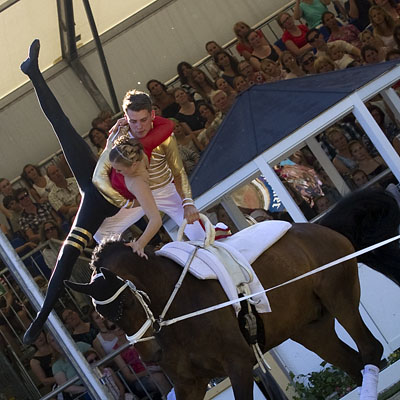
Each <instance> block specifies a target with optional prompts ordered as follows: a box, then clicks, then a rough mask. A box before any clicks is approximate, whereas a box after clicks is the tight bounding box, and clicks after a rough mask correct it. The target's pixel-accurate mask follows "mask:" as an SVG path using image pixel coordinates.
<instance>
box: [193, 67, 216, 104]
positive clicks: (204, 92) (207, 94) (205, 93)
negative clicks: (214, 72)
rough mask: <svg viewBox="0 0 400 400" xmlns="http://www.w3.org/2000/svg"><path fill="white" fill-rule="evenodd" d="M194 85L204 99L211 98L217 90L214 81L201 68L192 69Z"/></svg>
mask: <svg viewBox="0 0 400 400" xmlns="http://www.w3.org/2000/svg"><path fill="white" fill-rule="evenodd" d="M192 81H193V87H194V89H195V90H196V92H197V93H199V94H200V96H201V97H202V98H203V99H204V100H209V99H210V98H211V95H212V94H213V93H214V92H215V86H214V83H213V82H212V81H211V79H210V78H209V77H208V76H207V75H206V74H205V73H204V72H203V71H202V70H201V69H199V68H193V69H192Z"/></svg>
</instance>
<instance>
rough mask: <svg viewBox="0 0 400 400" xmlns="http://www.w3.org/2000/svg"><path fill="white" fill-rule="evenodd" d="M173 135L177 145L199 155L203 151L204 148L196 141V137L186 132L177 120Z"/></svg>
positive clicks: (183, 125)
mask: <svg viewBox="0 0 400 400" xmlns="http://www.w3.org/2000/svg"><path fill="white" fill-rule="evenodd" d="M174 135H175V138H176V141H177V142H178V145H181V146H185V147H187V148H189V149H190V150H193V151H194V152H196V153H198V154H199V155H200V152H201V151H203V150H204V146H203V145H202V144H201V143H200V142H199V141H198V139H197V137H196V135H194V134H193V132H191V131H190V130H187V128H186V126H185V124H184V123H181V122H179V121H177V120H175V128H174Z"/></svg>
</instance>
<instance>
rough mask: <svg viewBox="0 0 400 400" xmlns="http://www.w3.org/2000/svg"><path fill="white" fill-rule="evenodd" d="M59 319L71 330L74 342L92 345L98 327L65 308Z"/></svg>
mask: <svg viewBox="0 0 400 400" xmlns="http://www.w3.org/2000/svg"><path fill="white" fill-rule="evenodd" d="M61 319H62V320H63V322H64V324H65V325H66V326H67V327H68V329H69V330H70V332H71V336H72V339H74V340H75V342H85V343H88V344H89V346H92V344H93V341H94V339H95V338H96V336H97V334H98V333H99V329H98V328H97V327H96V326H94V325H92V324H91V323H90V322H85V321H83V320H82V319H81V318H80V317H79V315H78V313H77V312H76V311H73V310H71V309H68V308H66V309H65V310H64V311H63V313H62V315H61Z"/></svg>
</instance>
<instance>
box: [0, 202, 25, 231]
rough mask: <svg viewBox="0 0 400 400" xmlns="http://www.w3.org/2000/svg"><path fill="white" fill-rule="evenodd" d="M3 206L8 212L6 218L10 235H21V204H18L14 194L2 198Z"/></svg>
mask: <svg viewBox="0 0 400 400" xmlns="http://www.w3.org/2000/svg"><path fill="white" fill-rule="evenodd" d="M3 207H4V209H5V210H6V211H7V212H8V214H7V215H6V218H7V222H8V225H9V226H10V230H11V235H12V236H13V237H15V236H21V237H22V232H21V226H20V225H19V219H20V217H21V214H22V210H23V209H22V207H21V204H19V202H18V201H17V199H16V198H15V197H14V196H5V197H4V199H3Z"/></svg>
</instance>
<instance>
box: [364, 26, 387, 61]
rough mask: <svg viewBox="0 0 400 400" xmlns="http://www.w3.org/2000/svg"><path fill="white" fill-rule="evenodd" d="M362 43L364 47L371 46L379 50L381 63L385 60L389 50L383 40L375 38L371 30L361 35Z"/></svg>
mask: <svg viewBox="0 0 400 400" xmlns="http://www.w3.org/2000/svg"><path fill="white" fill-rule="evenodd" d="M360 41H361V45H362V46H365V45H369V46H372V47H375V48H376V49H378V54H379V60H380V61H383V60H384V59H385V57H386V53H387V52H388V48H387V47H385V44H384V43H383V41H382V39H380V38H378V37H375V36H374V35H373V34H372V32H371V31H370V30H368V29H366V30H365V31H362V32H361V33H360ZM362 46H361V47H362Z"/></svg>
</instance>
